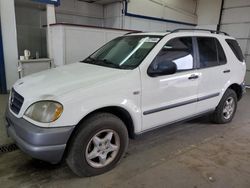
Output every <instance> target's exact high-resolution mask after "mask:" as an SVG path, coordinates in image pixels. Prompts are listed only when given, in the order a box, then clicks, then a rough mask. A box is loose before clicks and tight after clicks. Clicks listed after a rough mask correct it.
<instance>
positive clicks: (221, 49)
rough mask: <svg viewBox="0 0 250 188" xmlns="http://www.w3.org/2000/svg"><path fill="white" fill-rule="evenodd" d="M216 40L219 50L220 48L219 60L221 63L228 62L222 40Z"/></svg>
mask: <svg viewBox="0 0 250 188" xmlns="http://www.w3.org/2000/svg"><path fill="white" fill-rule="evenodd" d="M215 41H216V46H217V50H218V61H219V64H220V65H223V64H226V63H227V58H226V55H225V52H224V50H223V48H222V46H221V44H220V42H219V41H218V40H217V39H215Z"/></svg>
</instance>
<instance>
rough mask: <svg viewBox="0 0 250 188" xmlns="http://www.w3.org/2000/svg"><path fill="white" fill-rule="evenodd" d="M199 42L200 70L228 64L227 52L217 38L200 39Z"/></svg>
mask: <svg viewBox="0 0 250 188" xmlns="http://www.w3.org/2000/svg"><path fill="white" fill-rule="evenodd" d="M197 42H198V47H199V55H200V68H206V67H213V66H218V65H223V64H226V62H227V60H226V56H225V52H224V50H223V48H222V46H221V44H220V42H219V41H218V40H217V39H216V38H212V37H210V38H209V37H198V38H197Z"/></svg>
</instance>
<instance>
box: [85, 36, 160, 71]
mask: <svg viewBox="0 0 250 188" xmlns="http://www.w3.org/2000/svg"><path fill="white" fill-rule="evenodd" d="M161 38H162V37H161V36H146V35H135V36H123V37H119V38H116V39H114V40H112V41H110V42H108V43H107V44H106V45H104V46H103V47H101V48H100V49H99V50H97V51H96V52H95V53H93V54H92V55H91V56H89V57H88V58H86V59H85V60H83V61H82V62H84V63H91V64H96V65H100V66H106V67H112V68H119V69H134V68H136V67H137V66H138V65H139V64H140V63H141V62H142V61H143V59H144V58H145V57H146V56H147V55H148V53H149V52H150V51H151V50H152V49H153V48H154V46H155V45H156V44H157V43H158V42H159V41H160V39H161Z"/></svg>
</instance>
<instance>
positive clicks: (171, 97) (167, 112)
mask: <svg viewBox="0 0 250 188" xmlns="http://www.w3.org/2000/svg"><path fill="white" fill-rule="evenodd" d="M193 43H194V39H193V38H192V37H191V36H190V37H179V38H174V39H170V40H169V41H168V42H167V43H166V44H165V45H164V46H163V48H162V49H161V50H160V52H159V53H158V55H157V56H156V57H155V59H154V60H153V62H152V63H151V65H150V66H153V67H154V66H156V67H157V66H159V65H160V64H161V63H162V62H164V61H165V62H166V61H167V62H174V63H175V64H176V65H177V72H176V73H175V74H171V75H163V76H156V77H151V76H149V75H148V74H147V73H145V74H143V73H142V117H143V118H142V119H143V126H142V129H143V130H142V131H146V130H150V129H153V128H156V127H157V126H161V125H165V124H168V123H173V122H175V121H179V120H181V119H185V118H187V117H189V116H192V115H193V114H194V113H195V109H196V102H197V88H198V80H199V75H198V73H197V69H196V63H195V59H196V58H195V53H194V48H193Z"/></svg>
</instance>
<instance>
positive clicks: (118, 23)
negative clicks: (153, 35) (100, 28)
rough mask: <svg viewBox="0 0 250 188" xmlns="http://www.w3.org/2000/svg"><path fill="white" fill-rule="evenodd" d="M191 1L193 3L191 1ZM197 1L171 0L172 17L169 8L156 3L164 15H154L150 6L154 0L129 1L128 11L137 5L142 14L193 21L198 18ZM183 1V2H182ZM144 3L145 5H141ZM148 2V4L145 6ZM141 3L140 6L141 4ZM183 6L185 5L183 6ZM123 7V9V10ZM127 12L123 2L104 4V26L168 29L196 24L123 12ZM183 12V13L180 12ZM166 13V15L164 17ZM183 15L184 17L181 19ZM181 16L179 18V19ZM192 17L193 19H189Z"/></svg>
mask: <svg viewBox="0 0 250 188" xmlns="http://www.w3.org/2000/svg"><path fill="white" fill-rule="evenodd" d="M190 2H191V3H190ZM194 2H195V1H193V0H191V1H189V0H188V1H187V0H185V1H183V0H177V1H171V2H170V4H169V5H171V6H172V7H175V10H172V11H171V14H172V17H171V16H170V17H169V16H166V14H165V12H168V14H169V12H170V11H169V8H167V7H165V6H163V5H159V4H156V3H153V4H155V5H156V9H155V12H157V13H158V12H160V13H162V15H160V14H159V15H156V14H155V15H154V14H152V13H151V12H153V11H152V7H151V6H150V5H151V4H152V2H151V1H150V0H146V1H145V0H143V1H142V0H136V1H132V0H131V1H129V3H128V12H129V13H133V14H134V13H135V12H133V11H135V10H134V9H135V7H137V8H138V11H137V12H136V14H137V15H138V14H141V15H142V16H149V17H152V16H160V17H159V18H163V19H169V20H171V19H173V21H181V22H185V21H191V22H192V23H193V21H195V20H196V16H195V15H194V10H195V5H196V4H195V3H194ZM181 3H182V4H181ZM142 4H143V6H141V5H142ZM145 4H148V5H147V6H144V5H145ZM139 5H140V6H139ZM181 6H183V7H182V8H181ZM122 9H123V11H122ZM182 9H183V10H182ZM122 12H125V5H123V4H122V3H113V4H108V5H105V6H104V26H105V27H115V28H122V29H131V30H141V31H166V30H173V29H176V28H192V27H194V26H190V25H186V24H180V23H171V22H167V21H163V20H162V21H157V20H152V19H143V18H138V17H134V16H125V14H122ZM180 12H181V13H180ZM164 15H165V17H164ZM181 17H182V18H183V19H181ZM178 18H179V19H178ZM190 18H191V20H189V19H190Z"/></svg>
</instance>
